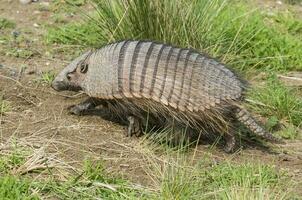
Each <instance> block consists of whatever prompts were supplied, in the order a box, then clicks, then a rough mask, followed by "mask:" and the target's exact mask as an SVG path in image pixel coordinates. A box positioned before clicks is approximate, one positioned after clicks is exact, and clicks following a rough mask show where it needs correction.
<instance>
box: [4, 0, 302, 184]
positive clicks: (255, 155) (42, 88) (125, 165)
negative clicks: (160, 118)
mask: <svg viewBox="0 0 302 200" xmlns="http://www.w3.org/2000/svg"><path fill="white" fill-rule="evenodd" d="M44 2H46V1H44ZM40 3H41V1H40V2H37V3H32V4H28V5H22V4H20V3H19V1H17V0H1V3H0V16H1V17H4V18H7V19H10V20H12V21H14V22H15V23H16V24H17V26H16V28H15V30H17V31H19V32H20V33H21V34H24V35H26V37H28V38H31V40H32V42H30V43H29V44H28V47H27V48H29V49H31V50H32V51H33V52H35V53H34V55H33V56H30V57H28V58H17V57H13V56H1V57H0V64H1V66H2V67H1V68H0V94H2V95H3V98H4V99H5V100H7V101H9V102H10V103H11V107H12V110H11V111H10V112H8V113H6V114H5V115H3V116H0V143H1V144H5V143H6V142H7V141H9V140H11V139H12V138H16V140H18V139H20V140H25V141H26V142H28V143H30V145H32V146H36V147H41V146H44V147H45V148H46V149H47V151H48V152H52V153H55V154H56V156H57V159H58V160H63V161H64V162H66V163H67V164H68V166H70V167H71V168H75V167H76V166H77V165H78V164H80V163H82V162H83V160H84V159H85V158H87V157H92V158H94V159H102V160H104V161H105V162H106V166H107V170H108V171H109V172H118V173H120V174H122V175H123V176H125V177H126V178H129V179H130V180H132V181H134V182H135V183H140V184H143V185H152V183H153V179H152V177H150V176H149V174H148V171H147V170H146V168H147V167H146V166H147V165H148V159H147V158H146V154H144V153H142V152H144V151H146V150H144V148H145V147H144V146H143V145H141V141H142V138H135V137H134V138H127V137H124V127H122V126H120V125H117V124H114V123H112V122H109V121H106V120H104V119H102V118H100V117H98V116H82V117H78V116H74V115H70V114H68V112H67V110H66V108H67V107H68V106H70V105H73V104H75V103H77V102H80V101H81V100H83V99H84V98H85V97H84V95H77V94H74V93H60V94H59V93H57V92H55V91H53V90H52V89H51V88H50V87H49V85H47V84H37V83H36V82H35V80H37V79H38V78H39V77H40V76H41V75H40V73H41V72H47V71H49V70H53V71H55V72H58V71H59V70H61V69H63V67H64V66H65V65H66V63H68V61H70V60H71V59H72V58H70V57H67V56H64V55H60V54H56V55H54V56H53V57H52V58H49V56H47V54H48V52H49V48H50V47H47V46H46V45H45V44H43V42H42V35H43V33H45V28H44V27H43V26H42V25H41V24H45V22H47V21H48V20H49V19H50V18H51V16H52V15H53V13H52V12H51V11H49V10H43V9H42V10H41V9H39V8H40ZM70 20H73V19H72V18H71V19H70ZM54 48H56V47H54ZM21 69H25V70H21ZM21 71H22V73H20V72H21ZM274 149H276V150H275V151H273V152H272V151H268V150H267V149H263V148H259V147H253V146H249V147H247V148H244V149H243V150H241V151H240V152H238V153H235V154H231V155H230V154H226V153H224V152H223V151H222V150H221V149H219V148H214V150H213V149H210V148H209V145H199V146H198V147H197V149H196V156H195V159H196V160H198V159H200V158H202V157H203V156H205V155H206V154H208V153H211V155H212V156H211V157H212V159H215V160H217V161H219V160H226V159H227V160H233V161H234V162H243V161H255V162H261V163H268V164H273V165H276V166H278V167H280V168H284V169H288V170H289V172H290V173H291V174H292V176H293V178H294V179H296V180H301V179H302V141H300V140H297V141H287V142H286V144H285V145H278V146H275V147H274ZM192 153H193V150H192V152H188V156H190V155H191V154H192ZM161 156H163V155H161V153H158V158H159V159H160V158H161ZM301 189H302V188H301Z"/></svg>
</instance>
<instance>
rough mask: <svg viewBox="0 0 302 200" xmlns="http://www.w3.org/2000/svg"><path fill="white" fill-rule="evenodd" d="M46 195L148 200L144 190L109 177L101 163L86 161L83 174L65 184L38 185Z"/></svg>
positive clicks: (54, 182)
mask: <svg viewBox="0 0 302 200" xmlns="http://www.w3.org/2000/svg"><path fill="white" fill-rule="evenodd" d="M38 187H40V188H41V189H42V192H43V193H45V195H46V194H47V195H50V196H56V197H59V198H60V199H91V198H95V197H98V198H101V199H148V198H147V193H146V192H144V191H143V190H142V189H135V188H134V186H132V185H131V184H130V183H129V182H126V181H125V180H123V179H121V178H118V177H114V176H112V175H109V174H108V173H106V172H105V168H104V166H103V163H102V162H100V161H95V162H92V161H85V162H84V167H83V172H82V173H80V174H79V175H78V176H71V177H69V180H67V181H65V182H59V181H53V180H50V181H49V182H44V184H43V185H42V184H41V183H40V184H38Z"/></svg>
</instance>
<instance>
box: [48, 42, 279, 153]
mask: <svg viewBox="0 0 302 200" xmlns="http://www.w3.org/2000/svg"><path fill="white" fill-rule="evenodd" d="M52 87H53V88H54V89H55V90H57V91H62V90H73V91H79V90H82V91H83V92H84V93H86V94H87V95H88V96H89V97H90V98H89V99H88V100H87V101H85V102H83V103H81V104H79V105H76V106H74V107H72V110H73V111H72V112H73V113H78V114H79V113H81V112H82V111H85V110H87V109H91V108H93V107H95V106H97V105H99V104H102V105H106V106H105V107H107V108H110V109H111V110H112V112H113V113H117V114H118V115H125V116H127V119H128V122H129V124H128V133H127V134H128V135H133V134H135V135H140V134H141V132H142V131H141V128H140V127H141V123H143V122H144V120H142V119H143V118H146V116H145V115H144V114H146V113H148V115H149V114H150V116H152V119H153V121H154V122H155V123H156V122H158V123H161V122H162V121H169V122H171V121H173V122H177V123H178V124H184V125H186V126H188V127H190V128H192V129H195V130H198V131H199V133H202V132H203V131H206V132H207V134H209V133H208V132H209V130H210V131H211V132H213V134H214V132H215V133H218V134H220V135H222V136H223V138H225V141H226V144H225V150H226V151H227V152H231V151H233V149H234V147H235V143H236V137H235V136H236V134H235V131H234V127H233V124H234V123H233V121H234V119H235V120H237V121H239V122H241V123H242V124H244V125H245V126H246V127H247V128H248V129H249V130H250V131H251V132H252V133H254V134H255V135H257V136H259V137H261V138H264V139H266V140H269V141H273V142H280V139H278V138H276V137H274V136H273V135H272V134H271V133H269V132H266V131H265V129H264V128H262V127H261V125H260V124H259V122H257V121H256V120H255V119H254V118H253V117H252V116H251V114H250V113H249V112H248V111H247V110H246V109H245V108H244V107H243V106H242V102H243V100H244V91H245V88H246V87H245V84H244V82H243V81H242V80H241V79H240V78H239V77H238V75H236V74H235V73H234V72H233V71H232V70H230V69H229V68H228V67H226V66H225V65H224V64H222V63H220V62H218V61H217V60H216V59H213V58H211V57H209V56H206V55H204V54H202V53H199V52H198V51H197V50H194V49H186V48H178V47H175V46H171V45H168V44H162V43H158V42H153V41H135V40H127V41H120V42H115V43H112V44H108V45H106V46H104V47H102V48H100V49H97V50H93V51H92V50H90V51H88V52H86V53H84V54H83V55H81V56H79V57H78V58H76V59H75V60H74V61H72V62H71V64H69V65H68V66H67V67H66V68H65V69H63V70H62V71H61V72H60V73H59V74H58V75H57V77H56V78H55V79H54V81H53V82H52ZM143 113H144V114H143ZM163 119H165V120H163Z"/></svg>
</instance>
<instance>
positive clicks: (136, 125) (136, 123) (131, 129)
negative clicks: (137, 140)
mask: <svg viewBox="0 0 302 200" xmlns="http://www.w3.org/2000/svg"><path fill="white" fill-rule="evenodd" d="M127 120H128V122H129V125H128V131H127V133H126V134H127V135H126V136H128V137H131V136H132V135H135V136H136V137H139V136H141V135H142V134H143V131H142V124H141V121H140V119H139V118H138V117H135V116H133V115H129V116H128V117H127Z"/></svg>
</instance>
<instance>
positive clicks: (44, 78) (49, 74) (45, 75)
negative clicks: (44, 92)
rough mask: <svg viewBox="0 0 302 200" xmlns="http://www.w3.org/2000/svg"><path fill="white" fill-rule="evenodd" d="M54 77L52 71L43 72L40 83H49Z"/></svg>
mask: <svg viewBox="0 0 302 200" xmlns="http://www.w3.org/2000/svg"><path fill="white" fill-rule="evenodd" d="M54 79H55V73H54V72H53V71H48V72H43V73H42V75H41V78H40V81H41V83H45V84H48V85H50V84H51V83H52V81H53V80H54Z"/></svg>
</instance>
